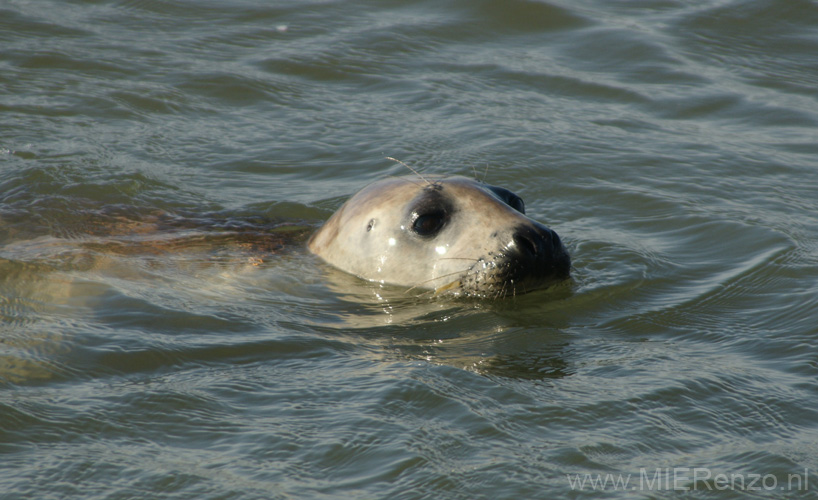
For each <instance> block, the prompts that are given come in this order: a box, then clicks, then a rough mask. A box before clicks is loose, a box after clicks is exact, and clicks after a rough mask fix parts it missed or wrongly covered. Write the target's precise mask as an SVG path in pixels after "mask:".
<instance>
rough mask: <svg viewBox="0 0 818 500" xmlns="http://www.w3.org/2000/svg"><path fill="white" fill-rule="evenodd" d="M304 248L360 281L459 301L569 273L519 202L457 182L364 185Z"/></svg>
mask: <svg viewBox="0 0 818 500" xmlns="http://www.w3.org/2000/svg"><path fill="white" fill-rule="evenodd" d="M308 246H309V249H310V251H311V252H313V253H314V254H316V255H318V256H319V257H321V258H322V259H324V260H325V261H326V262H328V263H330V264H332V265H333V266H335V267H337V268H339V269H341V270H343V271H346V272H348V273H351V274H355V275H357V276H359V277H361V278H363V279H366V280H370V281H377V282H380V283H387V284H393V285H401V286H407V287H411V288H426V289H433V290H436V291H437V292H439V293H440V292H447V293H451V294H454V295H463V296H485V297H503V296H507V295H513V294H518V293H524V292H527V291H531V290H533V289H536V288H542V287H544V286H546V285H548V284H550V283H553V282H554V281H557V280H560V279H565V278H567V277H568V274H569V270H570V267H571V260H570V257H569V256H568V252H567V251H566V250H565V248H564V247H563V245H562V242H561V241H560V238H559V236H557V234H556V233H555V232H554V231H552V230H551V229H548V228H547V227H545V226H543V225H542V224H540V223H539V222H536V221H534V220H532V219H529V218H528V217H526V216H525V205H524V203H523V200H522V199H521V198H520V197H519V196H517V195H515V194H514V193H512V192H511V191H509V190H507V189H503V188H498V187H494V186H489V185H486V184H483V183H481V182H478V181H475V180H472V179H468V178H465V177H448V178H441V179H433V180H432V181H426V180H419V179H417V178H389V179H384V180H381V181H378V182H375V183H373V184H370V185H369V186H367V187H365V188H364V189H362V190H361V191H360V192H358V193H357V194H356V195H354V196H353V197H352V198H350V199H349V200H348V201H347V202H346V203H345V204H344V205H343V206H342V207H341V208H340V209H338V211H337V212H336V213H335V214H334V215H333V216H332V217H331V218H330V219H329V220H328V221H327V222H326V223H325V224H324V226H323V227H321V229H319V230H318V232H316V233H315V234H314V235H313V236H312V237H311V238H310V240H309V243H308Z"/></svg>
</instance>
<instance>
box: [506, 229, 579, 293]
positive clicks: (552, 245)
mask: <svg viewBox="0 0 818 500" xmlns="http://www.w3.org/2000/svg"><path fill="white" fill-rule="evenodd" d="M512 240H513V242H514V248H513V250H514V254H515V255H514V256H513V258H514V259H515V260H517V262H518V266H519V267H520V268H522V269H520V271H523V270H524V271H526V272H528V273H530V275H532V277H536V278H539V279H549V278H564V277H566V276H568V273H569V271H570V268H571V258H570V257H569V256H568V252H567V251H566V250H565V247H564V246H563V245H562V241H561V240H560V237H559V236H558V235H557V233H555V232H554V231H552V230H551V229H548V228H547V227H545V226H543V225H540V224H537V223H534V224H525V225H521V226H518V227H516V228H515V229H514V232H513V233H512Z"/></svg>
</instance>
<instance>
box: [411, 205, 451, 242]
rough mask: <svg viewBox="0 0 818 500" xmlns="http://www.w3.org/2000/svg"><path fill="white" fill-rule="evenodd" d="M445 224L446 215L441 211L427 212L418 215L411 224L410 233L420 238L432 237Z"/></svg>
mask: <svg viewBox="0 0 818 500" xmlns="http://www.w3.org/2000/svg"><path fill="white" fill-rule="evenodd" d="M445 222H446V213H445V212H443V211H436V212H429V213H426V214H423V215H418V216H417V217H416V218H415V221H414V222H413V223H412V231H414V232H416V233H417V234H419V235H420V236H434V235H435V234H437V233H438V232H439V231H440V230H441V229H442V228H443V224H444V223H445Z"/></svg>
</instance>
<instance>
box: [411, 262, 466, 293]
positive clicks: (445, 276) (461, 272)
mask: <svg viewBox="0 0 818 500" xmlns="http://www.w3.org/2000/svg"><path fill="white" fill-rule="evenodd" d="M468 270H469V269H468V268H466V269H463V270H461V271H455V272H453V273H448V274H442V275H440V276H436V277H434V278H431V279H428V280H425V281H421V282H420V283H418V284H416V285H415V286H413V287H412V288H409V289H408V290H406V291H405V292H403V293H409V292H411V291H412V290H414V289H415V288H417V287H419V286H423V285H425V284H426V283H429V282H432V281H435V280H439V279H441V278H448V277H449V276H454V275H457V274H463V273H465V272H468Z"/></svg>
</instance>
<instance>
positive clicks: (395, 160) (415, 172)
mask: <svg viewBox="0 0 818 500" xmlns="http://www.w3.org/2000/svg"><path fill="white" fill-rule="evenodd" d="M386 159H387V160H392V161H394V162H397V163H400V164H401V165H403V166H404V167H406V168H408V169H409V170H411V171H412V173H414V174H415V175H417V176H418V177H420V178H421V179H423V180H424V181H426V184H430V185H431V184H432V183H431V182H430V181H429V179H427V178H426V177H423V175H421V173H420V172H418V171H417V170H415V169H414V168H412V167H410V166H409V165H407V164H405V163H403V162H402V161H400V160H398V159H397V158H392V157H391V156H387V157H386Z"/></svg>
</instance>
